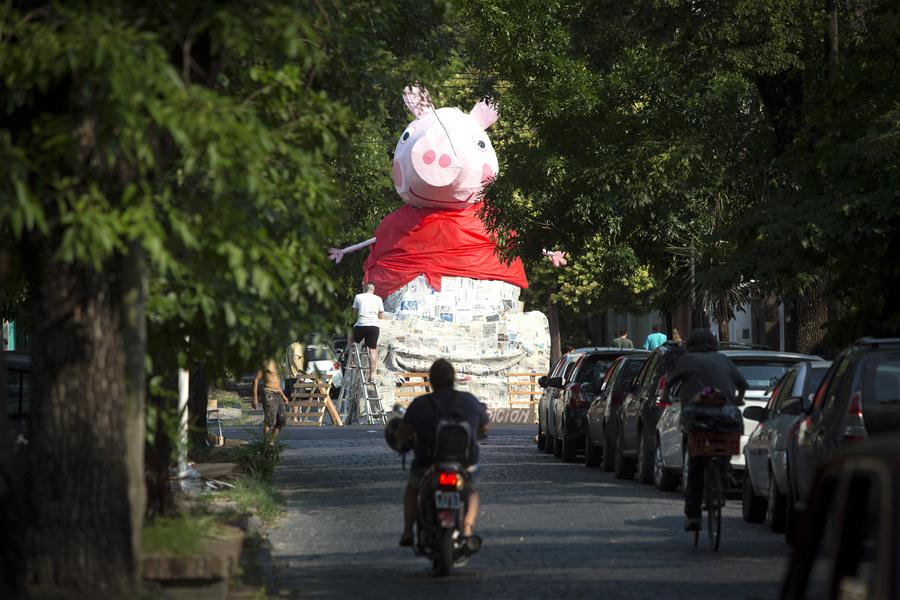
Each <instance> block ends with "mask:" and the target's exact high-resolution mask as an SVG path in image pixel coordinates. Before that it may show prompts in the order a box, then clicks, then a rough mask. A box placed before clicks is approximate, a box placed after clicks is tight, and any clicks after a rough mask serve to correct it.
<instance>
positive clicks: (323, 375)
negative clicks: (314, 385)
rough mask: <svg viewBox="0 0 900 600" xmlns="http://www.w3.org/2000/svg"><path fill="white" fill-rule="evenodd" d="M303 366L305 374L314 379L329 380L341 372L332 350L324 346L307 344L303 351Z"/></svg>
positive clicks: (339, 364)
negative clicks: (304, 366)
mask: <svg viewBox="0 0 900 600" xmlns="http://www.w3.org/2000/svg"><path fill="white" fill-rule="evenodd" d="M303 364H304V365H306V369H305V370H306V374H307V375H308V376H310V377H314V378H316V379H325V380H331V379H332V378H334V376H335V375H337V374H338V373H340V372H341V363H339V362H338V360H337V357H336V356H335V354H334V350H332V349H331V348H330V347H329V346H326V345H324V344H307V345H306V348H304V350H303Z"/></svg>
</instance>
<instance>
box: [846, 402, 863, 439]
mask: <svg viewBox="0 0 900 600" xmlns="http://www.w3.org/2000/svg"><path fill="white" fill-rule="evenodd" d="M867 437H869V436H868V434H867V433H866V424H865V422H864V421H863V410H862V392H856V393H855V394H853V395H852V396H850V409H849V414H848V415H847V423H846V425H844V439H845V440H864V439H866V438H867Z"/></svg>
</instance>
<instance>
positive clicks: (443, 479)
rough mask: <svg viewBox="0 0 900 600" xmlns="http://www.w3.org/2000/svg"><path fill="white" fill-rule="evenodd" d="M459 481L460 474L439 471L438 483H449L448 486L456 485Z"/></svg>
mask: <svg viewBox="0 0 900 600" xmlns="http://www.w3.org/2000/svg"><path fill="white" fill-rule="evenodd" d="M458 481H459V476H458V475H457V474H456V473H444V472H440V473H438V484H439V485H448V486H454V487H455V486H456V483H457V482H458Z"/></svg>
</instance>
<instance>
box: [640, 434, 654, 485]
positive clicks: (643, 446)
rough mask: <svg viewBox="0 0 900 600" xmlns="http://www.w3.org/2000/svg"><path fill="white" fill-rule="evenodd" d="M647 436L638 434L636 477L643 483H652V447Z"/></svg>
mask: <svg viewBox="0 0 900 600" xmlns="http://www.w3.org/2000/svg"><path fill="white" fill-rule="evenodd" d="M651 446H652V442H651V441H650V438H649V436H647V435H645V434H644V433H643V432H641V433H640V434H639V439H638V456H637V479H638V481H640V482H641V483H643V484H651V483H653V448H651Z"/></svg>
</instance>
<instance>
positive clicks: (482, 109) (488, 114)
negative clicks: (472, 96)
mask: <svg viewBox="0 0 900 600" xmlns="http://www.w3.org/2000/svg"><path fill="white" fill-rule="evenodd" d="M469 114H470V115H472V116H473V117H474V118H475V122H476V123H478V124H479V125H481V128H482V129H487V128H488V127H490V126H491V125H493V124H494V122H495V121H496V120H497V119H499V118H500V113H499V112H497V107H496V106H494V105H493V104H491V103H490V102H488V101H486V100H482V101H481V102H479V103H478V104H476V105H475V106H474V107H472V110H471V111H470V112H469Z"/></svg>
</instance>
